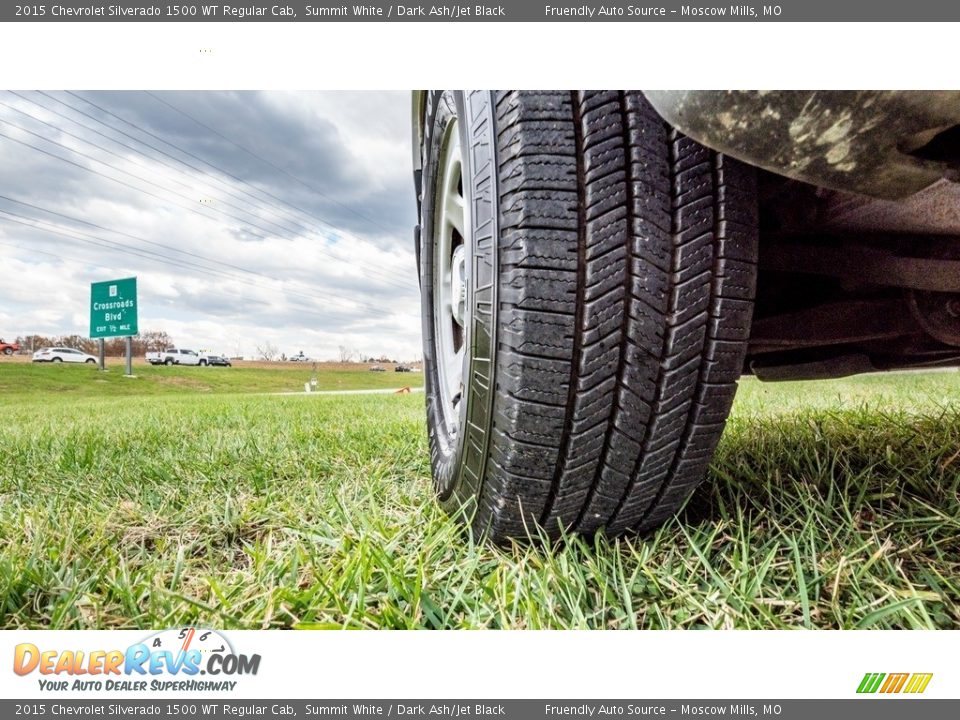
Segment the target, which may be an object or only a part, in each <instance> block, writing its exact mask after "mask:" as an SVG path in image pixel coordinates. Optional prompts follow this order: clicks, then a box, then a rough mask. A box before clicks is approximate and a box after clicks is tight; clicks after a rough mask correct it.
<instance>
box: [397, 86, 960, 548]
mask: <svg viewBox="0 0 960 720" xmlns="http://www.w3.org/2000/svg"><path fill="white" fill-rule="evenodd" d="M413 118H414V123H413V125H414V127H413V148H414V152H413V164H414V168H413V170H414V173H413V175H414V182H415V185H416V194H415V197H416V198H417V210H418V211H419V223H418V225H417V227H416V231H415V236H414V237H415V245H416V257H417V262H418V268H417V270H418V273H419V280H420V287H421V289H422V291H421V298H422V302H421V308H422V316H423V327H424V332H423V341H424V381H425V389H426V399H427V403H426V404H427V425H428V430H429V436H430V447H431V461H432V467H433V477H434V485H435V489H436V492H437V495H438V497H439V498H440V499H441V503H442V504H443V505H444V506H445V507H446V508H448V509H449V510H450V511H451V512H456V513H457V515H458V517H463V516H470V517H471V518H472V523H473V525H474V528H475V529H477V530H478V531H480V532H485V533H488V534H489V536H490V537H492V538H494V539H496V540H503V539H506V538H511V537H526V536H527V534H528V532H532V531H533V528H535V527H537V526H539V527H542V528H543V529H544V531H545V533H546V534H547V535H549V536H550V537H552V538H555V537H560V536H561V535H562V534H563V533H564V531H571V532H582V533H585V534H588V535H589V534H591V533H594V532H596V531H599V530H601V529H603V530H604V531H605V532H606V533H607V534H610V535H616V534H620V533H626V532H644V531H649V530H651V529H653V528H656V527H658V526H659V525H661V524H662V523H664V522H665V521H667V520H668V519H670V518H671V517H673V516H674V515H675V514H676V513H677V511H678V510H679V508H680V507H681V506H682V505H683V504H684V503H685V501H686V500H687V498H688V497H689V496H690V495H691V493H692V492H693V491H694V489H695V488H696V487H697V486H698V485H699V484H700V482H701V481H702V480H703V478H704V477H705V476H706V474H707V468H708V466H709V465H710V462H711V458H712V457H713V454H714V450H715V448H716V447H717V443H718V441H719V439H720V435H721V433H722V432H723V429H724V424H725V421H726V419H727V415H728V414H729V412H730V408H731V405H732V403H733V398H734V393H735V391H736V387H737V380H738V379H739V378H740V376H741V375H743V374H752V375H755V376H756V377H758V378H759V379H761V380H801V379H816V378H832V377H841V376H845V375H851V374H855V373H860V372H870V371H876V370H893V369H898V368H911V367H930V366H937V365H939V366H954V367H955V366H958V365H960V241H958V237H960V212H958V211H957V208H958V207H960V183H958V182H957V181H958V178H960V176H958V173H957V168H958V163H957V160H958V154H957V148H958V147H960V145H958V143H960V91H757V92H753V91H744V92H741V91H656V92H644V91H626V92H621V91H574V92H570V91H526V90H505V91H443V90H436V91H422V92H417V93H415V94H414V106H413ZM467 208H468V209H469V212H467V211H466V209H467ZM465 507H466V508H472V509H473V512H472V513H464V514H463V515H461V514H460V513H459V511H460V509H461V508H465Z"/></svg>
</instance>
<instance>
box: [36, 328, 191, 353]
mask: <svg viewBox="0 0 960 720" xmlns="http://www.w3.org/2000/svg"><path fill="white" fill-rule="evenodd" d="M17 342H18V343H19V344H20V352H21V353H33V352H34V351H35V350H39V349H40V348H44V347H68V348H73V349H74V350H82V351H83V352H85V353H90V354H91V355H96V354H97V353H98V352H99V350H98V343H97V341H96V340H91V339H90V338H88V337H83V336H82V335H52V336H47V335H26V336H21V337H18V338H17ZM103 345H104V351H105V352H106V354H107V355H108V356H111V357H115V356H122V355H123V354H124V353H125V352H126V349H125V348H126V345H125V339H124V338H107V339H106V340H104V341H103ZM131 346H132V348H133V354H134V356H137V355H143V354H144V353H147V352H155V351H157V350H163V349H164V348H168V347H173V339H172V338H171V337H170V336H169V335H168V334H167V333H166V332H165V331H163V330H148V331H145V332H142V333H140V334H139V335H134V336H133V337H132V338H131Z"/></svg>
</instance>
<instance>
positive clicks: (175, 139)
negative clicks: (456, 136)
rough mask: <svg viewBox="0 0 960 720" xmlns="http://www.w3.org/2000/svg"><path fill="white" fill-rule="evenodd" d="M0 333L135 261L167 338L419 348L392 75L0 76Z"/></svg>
mask: <svg viewBox="0 0 960 720" xmlns="http://www.w3.org/2000/svg"><path fill="white" fill-rule="evenodd" d="M0 103H2V104H0V133H2V134H3V135H4V136H6V137H0V188H2V190H0V195H4V196H6V197H7V198H9V199H0V265H2V267H3V274H4V276H5V281H4V282H3V283H0V334H2V335H3V336H15V335H20V334H28V333H41V334H60V333H79V334H86V333H87V331H88V329H87V306H88V303H89V284H90V282H93V281H96V280H103V279H109V278H112V277H121V276H128V275H136V276H137V277H138V278H139V293H140V305H141V310H140V315H141V317H140V327H141V328H142V329H164V330H167V331H168V332H170V333H171V335H172V336H173V337H174V339H175V340H176V341H177V342H178V343H181V344H183V345H185V346H193V347H205V348H211V349H216V350H219V351H221V352H229V353H230V354H234V353H235V352H238V351H239V352H241V353H243V354H247V355H251V354H253V353H254V351H255V348H256V346H257V345H262V344H263V343H264V342H265V341H270V342H271V343H273V344H274V345H276V346H278V347H280V348H281V349H282V350H284V351H285V352H288V353H291V352H297V351H300V350H303V351H304V352H306V353H308V354H310V355H313V356H317V357H334V356H336V354H337V348H338V346H340V345H344V346H347V347H350V348H356V349H358V350H360V351H362V352H364V353H370V354H376V355H379V354H381V353H386V354H390V355H396V356H400V357H404V358H413V357H415V356H417V355H419V352H420V321H419V291H418V288H417V282H416V270H415V260H414V256H413V243H412V240H411V238H412V228H413V225H414V223H415V222H416V218H415V204H414V197H413V189H412V177H411V168H410V132H409V98H408V96H407V95H405V94H403V93H370V92H361V93H273V92H268V93H249V92H227V93H223V92H203V93H198V92H172V93H142V92H98V93H88V92H83V93H65V92H51V93H21V92H17V93H9V92H7V93H0Z"/></svg>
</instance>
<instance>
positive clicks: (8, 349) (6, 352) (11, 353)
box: [3, 348, 13, 355]
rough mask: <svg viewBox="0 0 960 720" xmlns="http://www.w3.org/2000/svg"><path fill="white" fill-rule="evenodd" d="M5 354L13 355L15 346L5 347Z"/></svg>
mask: <svg viewBox="0 0 960 720" xmlns="http://www.w3.org/2000/svg"><path fill="white" fill-rule="evenodd" d="M3 354H4V355H13V348H4V349H3Z"/></svg>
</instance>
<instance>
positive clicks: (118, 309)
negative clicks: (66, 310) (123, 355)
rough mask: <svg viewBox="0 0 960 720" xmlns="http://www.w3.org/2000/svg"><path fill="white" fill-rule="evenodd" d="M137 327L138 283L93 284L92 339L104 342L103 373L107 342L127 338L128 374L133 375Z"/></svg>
mask: <svg viewBox="0 0 960 720" xmlns="http://www.w3.org/2000/svg"><path fill="white" fill-rule="evenodd" d="M137 332H138V327H137V279H136V278H135V277H132V278H123V279H121V280H107V281H106V282H95V283H91V284H90V337H91V338H93V339H99V340H100V342H101V345H100V347H101V352H100V367H101V369H103V350H102V348H103V338H112V337H125V338H126V339H127V341H126V350H127V366H126V374H127V375H128V376H132V375H133V359H132V345H133V343H132V342H131V340H130V338H131V337H133V336H134V335H136V334H137Z"/></svg>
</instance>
